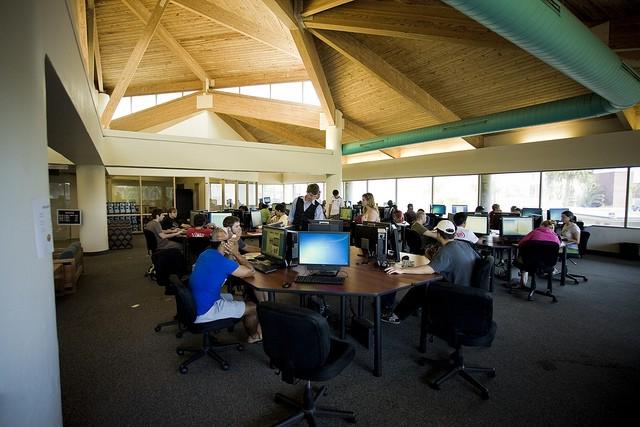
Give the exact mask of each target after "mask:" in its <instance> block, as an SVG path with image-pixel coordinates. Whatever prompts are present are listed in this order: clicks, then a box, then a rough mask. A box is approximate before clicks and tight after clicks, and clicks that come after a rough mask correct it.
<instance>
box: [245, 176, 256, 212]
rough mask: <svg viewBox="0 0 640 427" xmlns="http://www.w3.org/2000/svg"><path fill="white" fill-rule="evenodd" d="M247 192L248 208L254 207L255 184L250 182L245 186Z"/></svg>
mask: <svg viewBox="0 0 640 427" xmlns="http://www.w3.org/2000/svg"><path fill="white" fill-rule="evenodd" d="M247 192H248V193H249V197H248V199H249V206H250V207H251V206H256V184H255V183H253V182H250V183H249V185H247Z"/></svg>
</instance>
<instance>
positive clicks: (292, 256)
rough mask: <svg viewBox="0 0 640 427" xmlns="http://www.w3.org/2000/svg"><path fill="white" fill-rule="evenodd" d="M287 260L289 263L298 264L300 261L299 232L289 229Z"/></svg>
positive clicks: (291, 264)
mask: <svg viewBox="0 0 640 427" xmlns="http://www.w3.org/2000/svg"><path fill="white" fill-rule="evenodd" d="M285 260H286V262H287V264H288V265H290V266H296V265H298V263H299V261H300V255H299V253H298V232H297V231H293V230H287V243H286V256H285Z"/></svg>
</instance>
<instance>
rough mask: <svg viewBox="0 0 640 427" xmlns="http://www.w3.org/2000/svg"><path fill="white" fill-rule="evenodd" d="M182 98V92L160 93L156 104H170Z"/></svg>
mask: <svg viewBox="0 0 640 427" xmlns="http://www.w3.org/2000/svg"><path fill="white" fill-rule="evenodd" d="M181 97H182V92H172V93H159V94H158V95H157V98H156V103H157V104H163V103H165V102H169V101H172V100H174V99H177V98H181Z"/></svg>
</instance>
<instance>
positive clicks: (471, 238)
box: [453, 212, 478, 245]
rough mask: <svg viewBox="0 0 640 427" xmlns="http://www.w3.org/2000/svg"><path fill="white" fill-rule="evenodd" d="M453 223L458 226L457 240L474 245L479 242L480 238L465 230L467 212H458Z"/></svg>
mask: <svg viewBox="0 0 640 427" xmlns="http://www.w3.org/2000/svg"><path fill="white" fill-rule="evenodd" d="M453 223H454V224H455V225H456V235H455V239H457V240H465V241H467V242H469V243H472V244H474V245H475V244H476V243H477V242H478V236H476V235H475V233H474V232H473V231H471V230H467V229H466V228H465V227H466V225H467V213H466V212H458V213H456V214H455V215H453Z"/></svg>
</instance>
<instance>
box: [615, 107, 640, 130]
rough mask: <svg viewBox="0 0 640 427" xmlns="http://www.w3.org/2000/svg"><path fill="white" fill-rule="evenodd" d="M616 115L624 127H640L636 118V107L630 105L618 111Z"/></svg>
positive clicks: (634, 128)
mask: <svg viewBox="0 0 640 427" xmlns="http://www.w3.org/2000/svg"><path fill="white" fill-rule="evenodd" d="M616 115H617V116H618V120H620V123H622V125H623V126H624V128H625V129H628V130H638V129H640V120H638V116H637V114H636V109H635V108H634V107H630V108H627V109H626V110H622V111H618V112H617V113H616Z"/></svg>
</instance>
